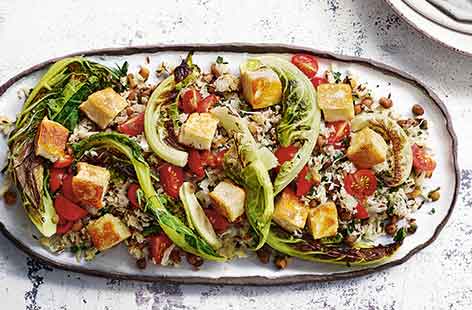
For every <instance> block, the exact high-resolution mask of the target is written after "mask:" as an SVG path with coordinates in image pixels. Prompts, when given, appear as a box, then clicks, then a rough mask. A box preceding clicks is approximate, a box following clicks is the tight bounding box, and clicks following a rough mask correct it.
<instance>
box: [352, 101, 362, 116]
mask: <svg viewBox="0 0 472 310" xmlns="http://www.w3.org/2000/svg"><path fill="white" fill-rule="evenodd" d="M361 112H362V106H361V105H360V104H355V105H354V113H355V114H356V115H357V114H359V113H361Z"/></svg>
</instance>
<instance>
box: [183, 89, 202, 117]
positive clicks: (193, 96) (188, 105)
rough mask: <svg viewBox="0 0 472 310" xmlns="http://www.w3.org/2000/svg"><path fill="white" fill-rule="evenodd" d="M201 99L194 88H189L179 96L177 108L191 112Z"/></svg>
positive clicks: (195, 108)
mask: <svg viewBox="0 0 472 310" xmlns="http://www.w3.org/2000/svg"><path fill="white" fill-rule="evenodd" d="M200 101H202V95H201V94H200V92H199V91H198V90H196V89H195V88H189V89H187V90H186V91H184V93H183V94H182V96H181V97H180V101H179V108H180V109H181V110H182V111H184V112H185V113H188V114H190V113H193V112H195V111H196V110H197V107H198V103H199V102H200Z"/></svg>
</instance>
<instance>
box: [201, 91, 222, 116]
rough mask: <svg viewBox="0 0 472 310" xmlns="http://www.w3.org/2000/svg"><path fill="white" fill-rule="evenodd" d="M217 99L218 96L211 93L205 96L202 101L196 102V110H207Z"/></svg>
mask: <svg viewBox="0 0 472 310" xmlns="http://www.w3.org/2000/svg"><path fill="white" fill-rule="evenodd" d="M219 100H220V98H218V96H216V95H213V94H212V95H208V96H206V97H205V98H204V99H203V100H202V101H200V102H199V103H198V107H197V112H198V113H204V112H208V111H209V110H210V109H211V108H212V107H213V106H214V105H215V104H216V103H217V102H218V101H219Z"/></svg>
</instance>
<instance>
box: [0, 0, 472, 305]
mask: <svg viewBox="0 0 472 310" xmlns="http://www.w3.org/2000/svg"><path fill="white" fill-rule="evenodd" d="M94 2H95V3H94ZM118 2H119V1H79V0H75V1H33V0H31V1H10V2H8V3H7V2H6V0H0V84H1V83H3V82H5V81H6V80H7V78H9V77H11V76H12V75H14V74H16V73H18V72H19V71H20V70H22V69H25V68H27V67H29V66H31V65H33V64H36V63H38V62H40V61H43V60H46V59H49V58H51V57H56V56H60V55H64V54H67V53H71V52H76V51H79V50H85V49H92V48H101V47H119V46H129V45H143V44H155V43H189V42H193V43H199V42H202V43H217V42H237V41H239V42H251V43H260V42H266V43H289V44H296V45H305V46H309V47H315V48H318V49H325V50H329V51H334V52H337V53H342V54H348V55H357V56H362V57H367V58H372V59H374V60H377V61H381V62H385V63H387V64H389V65H392V66H395V67H397V68H400V69H402V70H404V71H406V72H408V73H410V74H412V75H414V76H415V77H417V78H418V79H419V80H421V81H423V82H425V83H426V84H427V85H429V86H430V87H431V88H432V89H433V90H434V91H435V92H436V93H437V94H438V95H439V96H440V97H441V98H442V99H443V100H444V101H445V103H446V104H447V106H448V108H449V111H450V112H451V114H452V117H453V120H454V126H455V129H456V132H457V134H458V137H459V162H460V165H461V170H462V181H461V190H460V197H459V200H458V203H457V205H456V210H455V212H454V214H453V216H452V217H451V219H450V221H449V223H448V225H447V226H446V228H445V229H444V230H443V232H442V233H441V235H440V236H439V238H438V239H437V240H436V242H434V243H433V244H432V245H431V246H430V247H428V248H427V249H425V250H423V251H421V252H420V253H419V254H417V255H416V256H414V257H413V258H412V259H410V260H409V261H408V262H407V263H405V264H404V265H401V266H399V267H395V268H392V269H389V270H386V271H382V272H379V273H377V274H374V275H370V276H367V277H363V278H358V279H353V280H347V281H339V282H331V283H323V284H300V285H292V286H280V287H241V286H239V287H238V286H236V287H231V286H205V285H193V286H185V285H175V284H147V283H139V282H128V281H115V280H106V279H101V278H94V277H89V276H82V275H80V274H74V273H68V272H63V271H61V270H53V269H51V268H49V267H47V266H44V265H42V264H40V263H39V262H37V261H34V260H32V259H30V258H28V257H26V256H25V255H24V254H23V253H22V252H20V251H19V250H18V249H16V248H15V247H14V246H13V245H12V244H11V243H10V242H9V241H8V240H6V239H5V238H4V237H3V236H0V301H1V306H0V309H8V310H14V309H27V310H39V309H174V308H176V309H197V308H206V309H259V308H261V309H275V308H279V309H298V310H301V309H369V310H370V309H402V310H403V309H404V310H409V309H415V310H419V309H428V310H429V309H472V156H470V152H471V151H472V139H471V138H472V135H471V130H470V119H472V100H471V98H472V58H468V57H466V56H462V55H458V54H456V53H454V52H452V51H449V50H448V49H446V48H444V47H441V46H439V45H437V44H436V43H433V42H431V41H430V40H428V39H426V38H424V37H423V36H422V35H420V34H418V33H416V32H415V31H414V30H413V29H412V28H411V27H409V26H407V25H406V23H405V22H403V21H402V20H400V19H399V18H398V17H397V16H396V15H395V14H394V12H393V11H392V10H391V9H390V8H389V7H388V6H387V5H386V4H385V3H384V2H383V1H381V0H346V1H336V0H305V1H302V0H298V1H269V0H265V1H254V0H246V1H223V0H221V1H211V0H194V1H193V0H192V1H183V0H179V1H176V0H167V1H163V0H160V1H126V2H122V4H119V5H118ZM435 147H440V146H435Z"/></svg>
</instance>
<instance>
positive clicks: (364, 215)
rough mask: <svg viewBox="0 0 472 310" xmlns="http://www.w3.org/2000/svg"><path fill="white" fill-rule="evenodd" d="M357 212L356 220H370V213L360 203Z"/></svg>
mask: <svg viewBox="0 0 472 310" xmlns="http://www.w3.org/2000/svg"><path fill="white" fill-rule="evenodd" d="M356 210H357V212H356V214H355V215H354V216H355V217H356V219H360V220H363V219H366V218H369V213H368V212H367V210H366V209H365V208H364V207H363V206H362V205H361V204H360V203H358V204H357V206H356Z"/></svg>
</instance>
